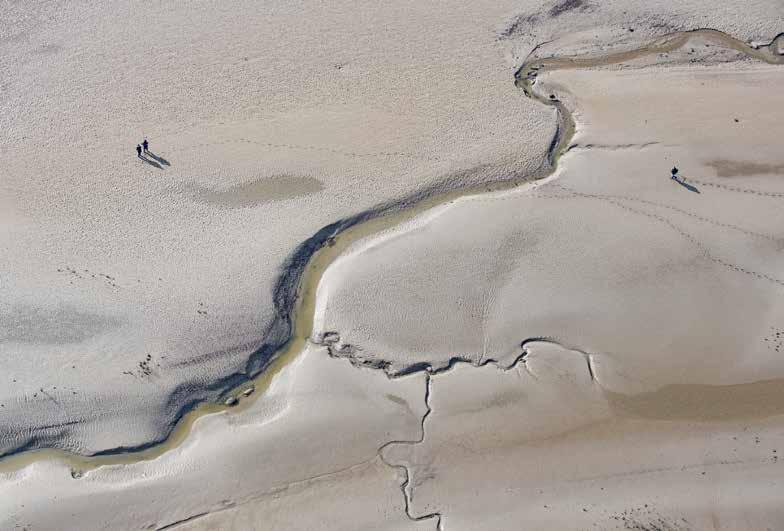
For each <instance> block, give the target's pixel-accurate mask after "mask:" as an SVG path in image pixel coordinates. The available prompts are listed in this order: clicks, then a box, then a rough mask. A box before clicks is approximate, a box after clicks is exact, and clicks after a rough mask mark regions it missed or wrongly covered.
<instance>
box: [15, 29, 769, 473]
mask: <svg viewBox="0 0 784 531" xmlns="http://www.w3.org/2000/svg"><path fill="white" fill-rule="evenodd" d="M693 37H700V38H703V39H706V40H709V41H711V42H714V43H716V44H718V45H721V46H724V47H726V48H729V49H732V50H735V51H738V52H740V53H742V54H744V55H745V56H747V57H749V58H752V59H756V60H760V61H764V62H766V63H769V64H784V55H782V54H781V53H784V33H782V34H779V35H777V36H776V37H775V38H774V39H773V40H772V41H771V43H770V44H768V45H766V46H760V47H758V48H754V47H751V46H749V45H748V44H746V43H744V42H741V41H739V40H737V39H735V38H733V37H731V36H729V35H727V34H724V33H722V32H719V31H716V30H711V29H700V30H693V31H686V32H678V33H673V34H669V35H665V36H662V37H660V38H657V39H655V40H654V41H652V42H650V43H648V44H646V45H644V46H642V47H640V48H637V49H634V50H629V51H623V52H617V53H611V54H608V55H604V56H601V57H585V56H580V57H549V58H542V59H539V58H536V57H533V54H535V53H536V51H537V50H538V47H537V48H535V49H534V51H533V52H532V55H531V56H529V58H528V59H526V61H525V62H524V63H523V65H522V66H521V67H520V69H519V70H518V71H517V72H516V74H515V84H516V85H517V86H518V87H519V88H521V89H522V90H523V92H524V93H525V95H526V96H527V97H530V98H532V99H535V100H537V101H538V102H540V103H541V104H543V105H547V106H550V107H553V108H555V109H556V111H557V115H558V127H557V131H556V135H555V137H554V138H553V140H552V142H551V144H550V148H549V150H548V153H547V156H546V157H545V159H544V160H543V162H542V164H541V166H540V168H539V169H538V170H537V171H535V172H533V173H531V174H529V175H525V176H519V178H515V177H512V178H511V179H510V180H508V181H504V182H499V183H492V184H485V185H481V186H475V187H470V188H462V189H457V190H452V191H449V192H446V193H435V192H430V193H428V191H425V192H423V193H421V194H418V195H417V196H415V197H411V198H407V199H403V200H401V201H397V202H395V203H391V204H388V205H383V206H381V207H379V208H377V209H375V210H372V211H368V212H365V213H362V214H359V215H357V216H355V217H353V218H349V219H346V220H342V221H340V222H337V223H335V224H333V225H330V226H329V227H325V228H324V229H322V231H320V232H319V234H317V235H315V236H314V237H313V238H311V240H309V241H308V242H306V244H303V246H301V247H300V249H301V250H303V249H304V252H305V253H306V254H305V255H304V257H303V258H304V259H305V260H306V262H305V263H304V266H302V267H299V268H297V269H295V270H294V271H293V272H292V271H289V272H287V273H284V275H283V276H284V277H287V278H288V282H289V284H290V285H291V286H292V288H291V289H292V290H294V291H295V293H294V294H293V295H292V296H291V297H289V298H288V299H287V300H291V302H290V303H281V302H279V301H278V297H276V306H279V309H278V311H279V313H282V314H283V317H282V319H284V320H285V321H287V322H288V323H290V325H289V328H290V330H291V332H290V334H289V340H288V341H287V342H286V343H285V345H284V346H283V347H282V348H281V349H279V350H277V351H275V352H274V353H272V354H271V355H268V356H267V357H266V358H265V359H262V360H261V363H259V364H258V365H259V366H258V367H257V368H256V369H254V370H253V371H249V372H250V373H251V374H254V373H255V374H256V376H255V378H253V379H252V380H248V381H246V382H244V383H242V384H241V385H239V386H238V387H234V388H233V389H232V390H231V391H229V392H227V393H225V394H224V397H223V399H222V400H221V402H220V403H215V402H203V403H201V404H199V405H197V406H196V407H193V408H192V409H190V410H189V411H187V412H185V413H184V414H183V415H182V416H181V417H180V418H179V420H178V421H177V423H176V424H175V425H174V427H173V429H172V430H171V432H170V433H169V434H168V436H167V437H166V438H165V439H164V440H163V441H160V442H152V443H150V444H149V445H147V446H146V447H144V448H137V449H118V450H112V451H109V452H106V453H104V454H99V455H92V456H82V455H78V454H74V453H71V452H67V451H63V450H57V449H36V450H24V449H22V450H20V451H16V452H14V453H11V454H8V455H6V456H3V457H2V458H0V473H9V472H14V471H17V470H20V469H22V468H24V467H26V466H28V465H30V464H32V463H35V462H38V461H43V460H55V461H58V462H62V463H64V464H66V465H67V466H69V467H71V469H72V475H73V476H74V477H80V476H81V475H82V474H83V473H84V472H86V471H89V470H92V469H95V468H98V467H101V466H106V465H117V464H131V463H137V462H141V461H147V460H152V459H155V458H156V457H158V456H160V455H162V454H164V453H165V452H167V451H169V450H171V449H173V448H176V447H178V446H179V445H180V444H181V443H182V442H183V441H184V440H185V439H186V438H187V437H188V434H189V433H190V432H191V429H192V427H193V424H194V422H195V421H196V420H197V419H198V418H200V417H202V416H204V415H208V414H212V413H219V412H224V411H229V410H243V409H245V408H247V407H248V406H249V405H250V404H252V403H253V401H254V400H255V399H256V397H258V396H259V395H260V394H262V393H263V392H264V391H265V389H266V388H267V387H268V385H269V383H270V382H271V380H272V379H273V377H274V376H275V375H276V374H278V373H279V372H280V370H281V369H282V368H283V367H284V366H286V365H287V364H288V363H289V362H290V361H291V360H293V359H294V358H295V357H296V356H297V355H298V354H299V353H301V352H302V351H303V349H304V348H305V346H306V344H307V342H308V341H309V338H310V337H311V332H312V328H313V318H314V309H315V298H316V291H317V287H318V284H319V281H320V279H321V277H322V274H323V272H324V271H325V270H326V269H327V267H328V266H329V265H330V264H331V263H332V262H333V261H334V260H335V259H336V258H337V257H338V256H340V255H341V253H343V252H344V251H345V250H346V249H347V248H349V246H351V245H352V244H353V243H354V242H356V241H358V240H360V239H363V238H366V237H369V236H372V235H375V234H378V233H380V232H381V231H384V230H386V229H389V228H391V227H393V226H396V225H398V224H400V223H403V222H406V221H408V220H411V219H412V218H414V217H416V216H417V215H419V214H420V213H422V212H423V211H425V210H428V209H431V208H433V207H435V206H438V205H441V204H445V203H449V202H451V201H454V200H455V199H457V198H459V197H463V196H469V195H476V194H481V193H486V192H495V191H501V190H505V189H511V188H516V187H518V186H521V185H523V184H524V183H528V182H531V181H534V180H539V179H542V178H545V177H547V176H549V175H551V174H552V173H553V172H554V171H555V169H556V167H557V163H558V158H559V156H560V155H561V154H562V153H564V151H565V150H566V149H567V148H568V146H569V144H570V142H571V139H572V137H573V135H574V131H575V122H574V119H573V117H572V114H571V113H570V111H569V110H568V109H567V108H566V106H565V105H564V104H563V103H562V102H560V101H558V100H557V99H551V98H550V97H549V96H546V95H543V94H539V93H537V92H536V91H535V90H534V87H535V82H536V77H537V74H538V73H540V72H543V71H552V70H563V69H577V68H590V67H597V66H607V65H612V64H617V63H621V62H624V61H629V60H633V59H637V58H641V57H644V56H648V55H655V54H662V53H667V52H671V51H674V50H677V49H679V48H681V47H683V46H684V45H685V44H686V43H687V42H688V41H689V39H691V38H693ZM307 253H309V254H307ZM295 262H296V261H295ZM281 305H283V306H284V307H283V308H280V306H281ZM285 306H289V308H286V307H285ZM423 370H427V369H423ZM227 404H231V405H227Z"/></svg>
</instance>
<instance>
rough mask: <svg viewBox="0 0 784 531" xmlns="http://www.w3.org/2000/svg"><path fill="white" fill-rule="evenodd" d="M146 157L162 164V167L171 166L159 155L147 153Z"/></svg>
mask: <svg viewBox="0 0 784 531" xmlns="http://www.w3.org/2000/svg"><path fill="white" fill-rule="evenodd" d="M147 155H149V156H150V157H151V158H153V159H155V160H156V161H157V162H158V163H159V164H162V165H163V166H171V163H169V161H168V160H166V159H165V158H163V157H161V156H160V155H156V154H155V153H153V152H152V151H148V152H147Z"/></svg>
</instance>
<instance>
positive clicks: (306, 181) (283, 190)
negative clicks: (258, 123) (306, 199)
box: [192, 175, 324, 208]
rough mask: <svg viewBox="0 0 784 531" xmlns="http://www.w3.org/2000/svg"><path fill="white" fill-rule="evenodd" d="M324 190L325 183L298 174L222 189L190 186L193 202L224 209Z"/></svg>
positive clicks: (266, 178)
mask: <svg viewBox="0 0 784 531" xmlns="http://www.w3.org/2000/svg"><path fill="white" fill-rule="evenodd" d="M323 189H324V183H322V182H321V181H319V180H318V179H316V178H314V177H306V176H300V175H275V176H273V177H265V178H261V179H256V180H254V181H250V182H247V183H242V184H237V185H235V186H232V187H230V188H225V189H222V190H221V189H217V190H216V189H214V188H207V187H203V186H192V192H193V196H194V199H196V200H197V201H201V202H204V203H210V204H213V205H216V206H219V207H224V208H244V207H253V206H257V205H261V204H264V203H269V202H272V201H284V200H286V199H293V198H295V197H302V196H306V195H311V194H315V193H317V192H320V191H322V190H323Z"/></svg>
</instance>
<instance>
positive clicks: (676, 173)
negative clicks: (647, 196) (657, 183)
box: [670, 166, 678, 180]
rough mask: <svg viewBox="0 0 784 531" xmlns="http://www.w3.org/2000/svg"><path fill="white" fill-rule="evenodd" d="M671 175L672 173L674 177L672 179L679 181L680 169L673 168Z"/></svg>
mask: <svg viewBox="0 0 784 531" xmlns="http://www.w3.org/2000/svg"><path fill="white" fill-rule="evenodd" d="M670 173H672V176H671V177H670V178H671V179H675V180H677V179H678V168H676V167H675V166H673V167H672V169H671V170H670Z"/></svg>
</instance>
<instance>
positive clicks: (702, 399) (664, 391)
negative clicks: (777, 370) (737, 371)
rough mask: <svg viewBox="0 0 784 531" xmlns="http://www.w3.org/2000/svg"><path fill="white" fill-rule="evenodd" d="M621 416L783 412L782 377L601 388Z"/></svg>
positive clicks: (704, 417) (713, 417) (712, 417)
mask: <svg viewBox="0 0 784 531" xmlns="http://www.w3.org/2000/svg"><path fill="white" fill-rule="evenodd" d="M604 396H605V397H606V398H607V400H608V402H609V404H610V406H611V407H612V408H613V409H614V410H615V411H616V412H617V413H618V414H619V416H621V417H627V416H631V417H639V418H645V419H654V420H691V421H721V420H736V419H759V418H766V417H773V416H776V415H784V379H775V380H763V381H759V382H751V383H745V384H734V385H696V384H675V385H667V386H665V387H662V388H661V389H658V390H656V391H652V392H648V393H640V394H635V395H625V394H621V393H614V392H611V391H604Z"/></svg>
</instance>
